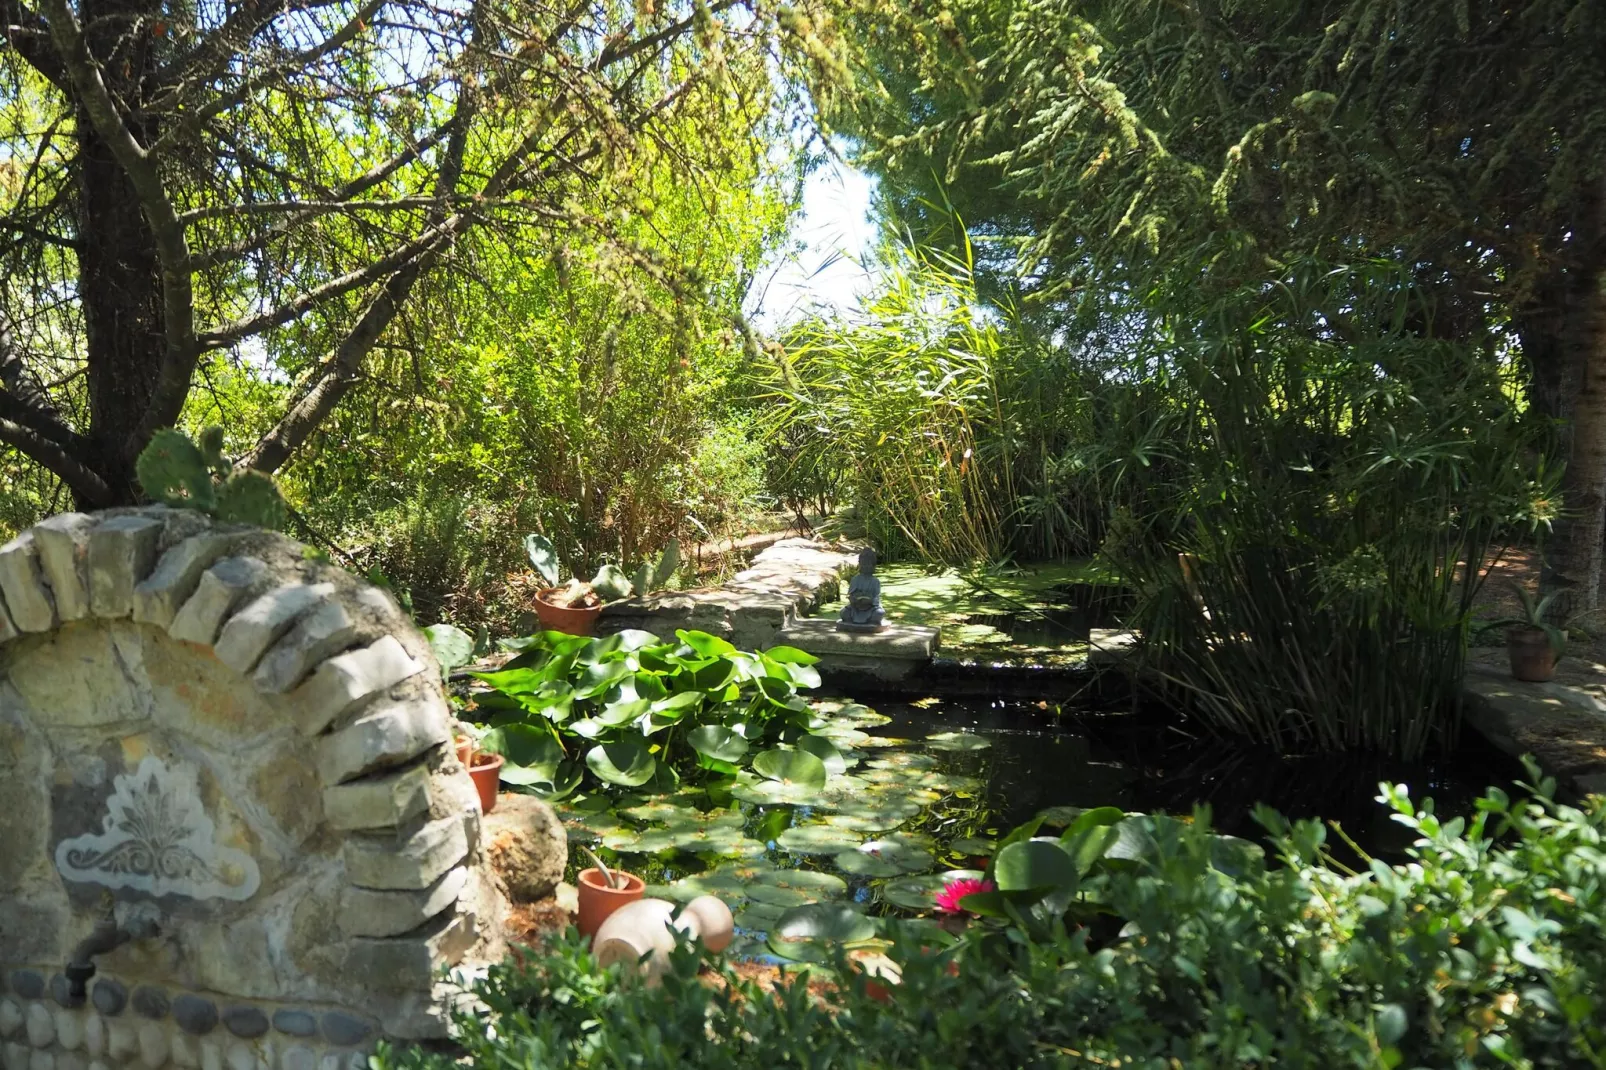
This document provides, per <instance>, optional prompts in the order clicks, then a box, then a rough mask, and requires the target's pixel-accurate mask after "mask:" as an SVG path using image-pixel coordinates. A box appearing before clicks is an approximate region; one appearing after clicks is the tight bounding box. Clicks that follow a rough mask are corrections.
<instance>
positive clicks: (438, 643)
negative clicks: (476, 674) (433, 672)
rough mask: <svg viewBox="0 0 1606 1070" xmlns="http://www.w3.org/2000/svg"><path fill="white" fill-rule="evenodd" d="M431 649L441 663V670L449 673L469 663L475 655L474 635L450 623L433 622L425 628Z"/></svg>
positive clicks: (425, 635)
mask: <svg viewBox="0 0 1606 1070" xmlns="http://www.w3.org/2000/svg"><path fill="white" fill-rule="evenodd" d="M424 638H425V639H427V640H429V649H430V650H431V651H433V652H434V654H435V660H436V661H437V662H439V663H440V667H441V672H442V673H449V672H451V671H452V670H453V669H455V668H457V667H458V666H460V665H467V664H468V663H469V661H470V660H472V659H473V657H474V637H473V636H472V635H469V634H468V633H467V632H465V631H464V630H463V629H461V628H457V627H454V626H452V625H450V624H431V625H430V626H429V627H428V628H425V629H424Z"/></svg>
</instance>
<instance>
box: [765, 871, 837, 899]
mask: <svg viewBox="0 0 1606 1070" xmlns="http://www.w3.org/2000/svg"><path fill="white" fill-rule="evenodd" d="M765 887H767V888H772V889H774V888H779V889H787V890H790V891H795V892H802V893H804V894H805V895H807V896H808V897H809V898H811V899H836V898H838V897H840V896H843V895H846V894H847V891H848V885H847V882H846V881H844V880H843V879H842V878H841V877H838V876H837V875H836V874H834V873H821V872H819V871H818V870H812V869H777V868H773V867H772V868H769V869H764V870H761V871H759V872H758V874H757V875H756V876H755V877H754V879H753V881H752V882H751V884H750V885H749V886H748V889H747V894H748V895H749V896H751V897H752V898H754V899H760V897H762V896H765V895H767V894H768V893H766V892H765V891H763V890H762V888H765ZM769 898H770V899H771V900H775V899H779V898H784V897H780V896H774V895H770V896H769Z"/></svg>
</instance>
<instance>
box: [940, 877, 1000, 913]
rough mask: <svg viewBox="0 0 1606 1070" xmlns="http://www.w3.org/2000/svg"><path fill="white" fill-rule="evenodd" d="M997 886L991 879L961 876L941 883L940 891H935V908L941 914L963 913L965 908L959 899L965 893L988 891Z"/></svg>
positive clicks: (972, 893) (963, 896)
mask: <svg viewBox="0 0 1606 1070" xmlns="http://www.w3.org/2000/svg"><path fill="white" fill-rule="evenodd" d="M997 887H998V886H997V885H996V884H994V883H993V882H992V881H987V880H977V879H976V878H974V877H961V878H959V879H958V880H954V881H949V882H948V883H947V884H945V885H943V887H942V891H940V892H938V893H937V910H938V911H940V912H941V913H943V914H963V913H966V911H965V908H964V907H962V906H960V905H959V901H960V900H961V899H963V898H965V896H967V895H975V894H977V893H978V892H990V891H992V890H994V889H995V888H997Z"/></svg>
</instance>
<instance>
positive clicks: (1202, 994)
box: [376, 768, 1606, 1070]
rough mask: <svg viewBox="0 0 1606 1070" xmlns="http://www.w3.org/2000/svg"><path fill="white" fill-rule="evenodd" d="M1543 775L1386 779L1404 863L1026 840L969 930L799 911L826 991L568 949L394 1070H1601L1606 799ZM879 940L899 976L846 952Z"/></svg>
mask: <svg viewBox="0 0 1606 1070" xmlns="http://www.w3.org/2000/svg"><path fill="white" fill-rule="evenodd" d="M1530 777H1531V778H1532V779H1533V784H1532V786H1531V787H1528V788H1525V792H1527V793H1531V794H1525V795H1524V796H1522V797H1513V796H1510V795H1508V794H1507V793H1506V792H1504V791H1501V790H1500V789H1497V788H1490V789H1489V790H1488V791H1487V792H1486V793H1485V795H1484V796H1483V797H1482V798H1480V799H1479V800H1478V801H1477V803H1476V805H1475V806H1474V807H1473V808H1472V810H1471V812H1470V813H1467V814H1463V815H1456V816H1449V815H1441V814H1439V813H1437V812H1436V811H1435V808H1434V806H1433V804H1432V802H1431V801H1427V800H1423V801H1417V800H1414V799H1413V798H1411V796H1410V795H1409V794H1408V792H1407V791H1406V790H1405V789H1404V788H1403V787H1400V786H1397V785H1389V784H1384V785H1381V786H1380V787H1381V793H1380V795H1379V798H1378V801H1379V802H1381V803H1383V804H1384V806H1385V807H1386V809H1387V810H1388V812H1389V813H1390V814H1391V816H1392V817H1393V819H1394V820H1395V821H1396V823H1398V824H1400V825H1401V826H1402V827H1403V828H1405V829H1407V830H1408V831H1409V832H1410V834H1411V836H1412V837H1413V840H1414V844H1413V846H1412V847H1411V848H1410V852H1409V856H1408V858H1407V859H1406V860H1405V863H1404V864H1400V865H1388V864H1385V863H1383V862H1382V861H1379V860H1375V859H1374V860H1369V861H1368V862H1366V863H1365V864H1363V865H1362V866H1360V867H1357V868H1351V867H1349V866H1346V865H1344V864H1342V863H1340V862H1338V861H1337V860H1336V859H1334V857H1333V856H1332V854H1331V853H1330V851H1329V845H1328V842H1327V840H1328V834H1329V830H1328V828H1327V827H1326V826H1324V825H1323V824H1321V823H1319V822H1314V821H1306V822H1295V823H1290V822H1288V821H1286V820H1284V819H1282V818H1281V817H1280V816H1279V815H1277V814H1276V813H1275V812H1273V811H1270V810H1264V811H1262V813H1261V815H1260V816H1261V819H1262V820H1263V822H1264V825H1265V827H1266V830H1267V833H1268V835H1269V837H1270V839H1271V844H1272V846H1271V850H1270V851H1268V852H1266V853H1265V854H1264V855H1263V854H1262V852H1260V851H1258V850H1255V849H1252V848H1250V849H1246V848H1245V847H1244V846H1243V845H1242V844H1241V843H1237V842H1234V841H1231V840H1230V839H1227V840H1224V839H1223V838H1222V837H1219V836H1216V835H1215V834H1213V833H1212V832H1211V830H1210V827H1209V820H1208V815H1207V814H1205V813H1203V812H1200V813H1197V814H1195V815H1194V820H1192V821H1178V820H1170V819H1153V820H1133V819H1131V818H1130V817H1129V816H1127V815H1121V814H1119V813H1107V812H1106V813H1100V812H1099V811H1097V810H1090V811H1087V812H1085V813H1083V814H1081V815H1078V816H1077V817H1076V818H1074V819H1072V821H1071V822H1070V824H1069V827H1067V829H1066V830H1065V831H1064V832H1063V833H1061V834H1059V835H1044V829H1043V827H1042V825H1040V824H1039V825H1036V826H1035V827H1034V826H1032V825H1028V826H1027V827H1025V828H1022V829H1017V830H1015V831H1014V832H1013V833H1011V834H1010V835H1009V836H1008V837H1005V840H1006V841H1007V842H1004V843H1001V844H1000V847H999V849H998V851H997V854H996V860H995V861H994V862H993V863H991V864H989V865H987V866H986V867H985V868H984V869H983V870H982V873H983V877H982V878H981V879H986V880H989V881H990V882H991V883H992V884H993V885H994V887H993V888H991V889H985V890H979V891H976V892H973V893H971V894H969V895H966V896H964V897H962V898H960V900H959V902H958V904H957V905H958V906H959V907H960V908H961V909H962V910H964V911H965V912H966V915H965V916H966V917H968V919H969V920H968V923H966V924H960V925H950V926H949V928H950V929H954V930H957V931H954V932H948V931H945V930H943V929H939V928H936V927H934V926H930V925H920V924H918V923H916V924H913V925H911V924H909V923H904V922H898V921H895V920H875V919H871V918H869V917H866V916H863V915H859V914H857V913H856V912H854V911H852V909H851V908H848V909H843V908H842V907H841V906H840V905H837V906H826V907H822V908H818V909H815V910H813V911H809V912H806V913H793V914H792V915H791V916H790V917H787V916H786V915H784V914H783V915H782V919H783V920H780V921H778V922H777V927H778V929H781V930H782V931H783V932H782V937H781V939H783V940H792V941H794V942H796V943H798V944H801V945H808V946H809V947H810V948H811V949H812V951H811V952H810V953H805V954H799V955H796V956H795V957H796V958H800V959H802V958H810V957H812V958H814V959H818V960H823V961H824V962H825V966H823V967H816V966H810V967H808V969H807V972H806V974H805V975H806V976H807V977H809V978H810V980H811V982H814V983H810V984H808V985H803V984H791V985H787V984H781V985H779V986H775V987H767V986H764V985H760V984H757V983H753V982H752V981H749V980H744V976H743V974H742V973H740V972H738V971H737V970H735V969H732V967H731V965H730V963H729V961H728V960H725V961H722V960H720V959H718V958H712V957H709V956H705V955H703V954H701V953H700V952H699V950H698V949H696V948H694V947H691V946H689V945H688V946H686V947H684V948H683V949H682V950H681V951H680V952H679V953H678V954H677V955H676V956H675V959H674V962H673V968H672V969H671V970H669V971H668V974H667V976H665V977H664V979H663V983H662V984H661V985H660V986H659V987H656V988H646V987H643V986H642V985H641V984H639V983H637V981H636V980H635V978H634V975H633V973H632V972H631V971H628V970H624V969H621V968H620V967H618V966H615V967H611V968H609V969H606V970H603V969H599V968H598V967H597V965H596V963H595V960H593V959H592V958H591V957H590V956H589V955H588V954H587V953H586V952H585V950H584V948H583V947H582V946H581V945H580V944H579V943H578V942H577V941H575V940H574V939H573V938H572V937H571V938H569V939H565V940H560V941H557V942H556V943H555V944H553V945H551V946H549V947H547V948H546V949H544V951H543V952H542V953H541V954H539V955H531V956H527V957H524V958H521V959H519V960H516V961H512V962H509V963H507V964H505V965H504V966H501V967H498V968H496V969H493V970H492V971H491V973H490V976H489V977H488V978H486V979H485V980H484V981H482V982H481V983H480V984H479V985H478V986H477V994H478V996H479V997H480V1000H481V1001H483V1002H482V1004H481V1005H480V1008H479V1009H477V1010H474V1009H465V1010H464V1012H463V1013H462V1016H461V1018H460V1020H459V1031H460V1032H459V1036H460V1040H461V1043H462V1045H463V1047H464V1048H465V1049H466V1051H463V1052H450V1053H444V1054H443V1053H439V1052H432V1051H425V1050H421V1049H416V1050H409V1051H406V1052H396V1051H389V1050H387V1051H382V1052H381V1053H380V1055H379V1056H378V1061H377V1062H376V1067H377V1068H378V1070H393V1068H400V1067H405V1068H408V1070H426V1068H428V1070H436V1068H439V1070H445V1068H446V1067H448V1066H449V1065H456V1064H455V1063H453V1062H452V1061H453V1060H459V1059H462V1058H464V1057H465V1056H466V1061H467V1062H468V1063H472V1064H473V1065H477V1066H502V1065H517V1066H522V1067H528V1068H530V1070H545V1068H548V1067H552V1068H557V1067H577V1068H603V1067H607V1068H615V1067H619V1068H623V1067H630V1068H633V1070H653V1068H659V1067H662V1068H669V1067H680V1066H696V1067H701V1068H729V1070H737V1068H743V1070H745V1068H758V1067H776V1066H811V1067H841V1068H861V1067H862V1068H870V1067H875V1068H878V1070H879V1068H901V1067H910V1068H921V1070H947V1068H953V1070H960V1068H965V1070H970V1068H983V1067H985V1068H989V1070H991V1068H1006V1067H1034V1068H1035V1067H1055V1068H1059V1067H1066V1068H1070V1067H1092V1066H1099V1067H1113V1066H1122V1067H1129V1068H1154V1070H1170V1068H1175V1067H1190V1068H1191V1067H1260V1066H1279V1067H1281V1066H1290V1067H1301V1068H1304V1067H1311V1068H1316V1067H1322V1068H1326V1067H1337V1066H1344V1067H1351V1066H1353V1067H1368V1068H1371V1067H1376V1068H1390V1070H1391V1068H1394V1067H1454V1068H1457V1070H1462V1068H1467V1070H1470V1068H1474V1067H1496V1066H1505V1067H1518V1068H1541V1067H1542V1068H1573V1067H1591V1066H1593V1067H1600V1066H1606V1024H1603V1023H1606V1014H1603V1001H1606V944H1603V937H1602V933H1603V931H1606V930H1603V927H1602V924H1601V923H1602V920H1603V911H1606V855H1603V853H1602V849H1601V848H1602V841H1603V837H1606V801H1603V800H1602V798H1600V797H1595V798H1593V799H1592V800H1591V801H1590V802H1589V803H1588V804H1587V805H1585V806H1584V807H1582V808H1580V807H1573V806H1569V805H1564V804H1561V803H1558V802H1556V801H1555V800H1554V788H1555V785H1554V783H1553V782H1549V781H1545V780H1540V779H1538V777H1537V770H1534V769H1532V768H1530ZM869 943H878V945H879V947H880V948H881V952H882V954H881V957H882V959H884V960H885V961H886V962H888V963H891V964H892V965H893V966H894V967H895V972H896V975H897V980H896V981H895V982H894V981H893V980H892V975H890V974H887V973H880V974H878V975H877V976H876V977H875V978H874V979H872V977H870V976H869V974H870V970H869V969H868V967H867V966H866V965H865V964H864V960H862V959H859V960H855V959H853V958H850V957H848V956H847V955H846V954H845V953H843V945H865V944H869ZM855 961H857V962H858V963H859V964H858V965H855ZM822 982H823V983H822Z"/></svg>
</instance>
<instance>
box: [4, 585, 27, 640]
mask: <svg viewBox="0 0 1606 1070" xmlns="http://www.w3.org/2000/svg"><path fill="white" fill-rule="evenodd" d="M21 634H22V633H21V632H19V631H17V626H16V625H15V624H13V623H11V611H10V610H8V609H7V608H6V603H5V596H4V595H0V644H4V643H9V642H11V640H13V639H15V638H16V637H17V636H19V635H21Z"/></svg>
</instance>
